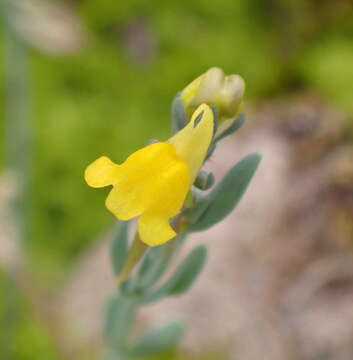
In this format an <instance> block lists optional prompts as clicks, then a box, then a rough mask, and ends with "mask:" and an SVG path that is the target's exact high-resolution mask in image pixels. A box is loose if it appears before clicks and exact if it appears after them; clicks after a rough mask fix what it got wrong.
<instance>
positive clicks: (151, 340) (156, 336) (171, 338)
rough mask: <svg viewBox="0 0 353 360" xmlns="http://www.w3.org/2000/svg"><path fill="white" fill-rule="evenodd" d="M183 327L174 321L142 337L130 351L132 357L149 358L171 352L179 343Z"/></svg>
mask: <svg viewBox="0 0 353 360" xmlns="http://www.w3.org/2000/svg"><path fill="white" fill-rule="evenodd" d="M184 328H185V327H184V325H183V323H181V322H177V321H174V322H172V323H170V324H168V325H165V326H161V327H159V328H157V329H154V330H152V331H150V332H149V333H147V334H145V335H144V336H142V338H141V339H140V340H139V341H138V342H137V344H136V345H134V346H133V347H132V349H131V355H133V356H149V355H154V354H158V353H163V352H166V351H169V350H172V349H173V348H175V347H176V346H177V344H178V343H179V342H180V340H181V337H182V335H183V332H184Z"/></svg>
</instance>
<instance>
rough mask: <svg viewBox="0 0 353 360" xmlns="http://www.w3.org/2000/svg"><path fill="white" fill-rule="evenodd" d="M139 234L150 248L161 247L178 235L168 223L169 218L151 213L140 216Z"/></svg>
mask: <svg viewBox="0 0 353 360" xmlns="http://www.w3.org/2000/svg"><path fill="white" fill-rule="evenodd" d="M138 232H139V235H140V238H141V241H142V242H144V243H145V244H147V245H149V246H157V245H161V244H163V243H165V242H167V241H168V240H170V239H172V238H173V237H174V236H175V235H176V233H175V231H174V230H173V229H172V227H171V226H170V225H169V223H168V218H165V217H161V216H158V215H153V214H149V213H145V214H143V215H142V216H140V218H139V221H138Z"/></svg>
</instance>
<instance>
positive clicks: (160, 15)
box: [0, 0, 353, 360]
mask: <svg viewBox="0 0 353 360" xmlns="http://www.w3.org/2000/svg"><path fill="white" fill-rule="evenodd" d="M56 5H58V6H63V7H65V11H67V12H68V13H70V16H73V17H74V19H75V22H77V23H78V24H80V25H79V26H80V32H81V35H80V39H79V41H78V42H77V44H76V45H74V46H71V45H70V46H71V47H70V46H69V47H70V49H69V50H67V49H66V48H65V34H67V35H66V36H67V37H70V36H76V35H77V34H76V35H75V31H76V27H75V26H72V24H71V22H66V19H65V17H63V18H62V27H63V29H65V28H66V27H67V28H68V30H65V31H64V30H63V34H64V35H62V36H63V39H62V42H63V45H62V46H58V49H55V42H54V43H51V44H49V45H51V48H50V49H51V50H48V49H47V47H46V44H45V41H44V42H43V44H44V45H43V44H41V45H38V43H35V41H34V40H35V39H34V40H33V38H30V39H29V38H26V35H24V33H23V31H24V30H19V31H18V34H19V35H20V36H23V39H24V42H25V44H26V46H28V56H29V58H28V61H29V64H28V65H29V74H28V75H29V76H28V77H29V88H30V91H29V93H30V101H31V105H30V116H29V118H30V124H31V128H32V133H33V143H32V146H33V148H32V159H31V178H30V183H31V187H30V193H29V203H28V204H29V205H28V216H29V219H28V229H27V230H26V233H27V235H26V238H25V246H26V251H27V254H28V255H29V258H30V259H31V262H32V263H33V266H34V269H35V271H36V272H37V273H38V274H40V276H41V277H42V278H43V280H42V281H44V282H47V283H48V284H52V282H53V281H58V280H60V279H62V278H64V277H65V273H66V272H67V271H68V269H70V265H72V264H73V263H74V261H75V259H76V258H77V256H78V255H79V254H81V253H82V252H83V251H84V250H85V249H86V248H87V247H89V246H90V244H91V243H92V242H93V241H94V240H95V239H97V236H99V235H101V234H103V233H104V232H105V231H106V230H107V229H108V228H109V226H111V225H112V224H113V223H114V219H113V217H112V216H111V215H110V214H109V213H108V212H107V211H105V209H104V208H103V207H102V204H103V201H104V197H105V191H92V189H89V188H88V187H87V186H86V185H85V183H84V181H83V177H82V174H83V171H84V169H85V167H86V166H87V164H89V163H90V162H91V161H92V160H94V159H96V158H97V157H98V156H100V155H102V154H105V155H107V156H110V157H111V158H113V159H115V160H116V161H118V162H119V161H122V160H123V159H124V157H125V156H126V155H127V154H129V153H130V152H132V151H134V150H135V149H137V148H138V147H140V146H143V145H144V144H145V143H146V142H147V141H148V140H149V139H151V138H158V139H165V138H166V137H167V136H168V134H169V111H170V103H171V100H172V98H173V96H174V95H175V93H176V92H177V91H178V90H181V89H182V88H183V87H184V86H185V85H186V84H187V83H188V82H190V81H191V80H192V79H194V78H195V77H196V76H198V75H199V74H201V73H203V72H204V71H205V70H207V69H208V68H209V67H211V66H219V67H222V68H223V69H224V71H225V72H226V73H239V74H241V75H242V76H243V77H244V79H245V80H246V83H247V92H246V101H247V103H248V104H249V103H251V102H256V101H259V100H261V99H266V98H279V97H286V96H287V95H288V94H290V93H294V92H295V93H296V92H307V91H314V92H316V93H318V94H319V95H320V96H322V98H323V99H325V100H326V101H327V102H328V103H331V104H333V105H335V106H338V107H340V108H341V109H343V110H344V111H345V112H346V113H347V114H348V117H347V118H348V119H351V118H352V116H353V102H352V98H353V86H352V84H353V66H352V64H353V41H352V39H353V12H352V2H351V1H350V0H339V1H332V0H320V1H319V0H238V1H229V0H219V1H200V0H188V1H184V0H182V1H178V2H167V1H160V0H159V1H153V2H152V1H145V0H140V1H137V0H136V1H135V0H131V1H126V2H118V1H116V0H105V1H97V0H75V1H74V0H71V1H70V0H67V1H61V2H57V3H56ZM38 6H40V4H39V3H38ZM4 14H5V16H6V12H5V13H4ZM24 18H25V19H27V20H28V22H29V25H28V26H29V27H31V26H36V27H38V28H40V26H41V22H40V21H38V22H36V23H35V24H32V25H31V21H33V18H32V17H31V15H30V14H28V15H27V16H26V15H24ZM47 21H48V22H49V23H50V17H49V18H48V19H47ZM70 21H71V20H70ZM5 22H6V21H5ZM54 30H55V29H54ZM54 30H53V31H54ZM57 30H58V29H56V30H55V31H57ZM21 31H22V33H21ZM42 31H43V32H45V31H47V30H46V28H45V27H44V25H43V29H42ZM48 31H50V27H49V30H48ZM59 32H60V27H59ZM21 34H22V35H21ZM33 36H34V35H33ZM48 38H49V39H50V36H48ZM5 40H6V39H5V35H4V32H2V41H1V43H2V45H1V49H0V51H1V53H2V57H1V58H2V63H3V66H2V67H1V84H2V86H1V96H0V101H1V108H2V111H1V118H0V121H1V123H0V126H1V133H0V134H1V137H0V143H1V144H2V145H3V144H4V142H5V134H6V132H5V130H6V129H5V125H4V124H5V120H4V119H5V117H6V101H5V99H6V86H5V84H6V82H5V77H6V71H9V69H10V68H11V64H8V65H7V66H6V64H5V57H6V44H5V42H6V41H5ZM33 44H34V45H35V46H33ZM53 48H54V50H53ZM9 65H10V66H9ZM348 121H349V120H348ZM5 151H6V150H5V146H1V164H2V166H3V167H2V168H3V169H4V168H5V164H6V160H5V159H6V154H5ZM7 165H9V166H10V167H11V166H12V164H7ZM53 279H55V280H53ZM7 281H8V280H6V278H5V277H4V280H3V286H2V288H6V286H5V285H4V284H5V283H6V282H7ZM50 286H51V285H50ZM13 296H14V298H15V299H17V300H16V301H15V303H12V305H13V306H17V307H18V308H19V309H20V310H19V311H18V312H19V314H20V315H19V316H21V317H22V315H21V314H25V318H22V319H21V322H20V324H18V323H16V324H15V325H14V326H17V327H18V326H19V327H20V328H21V331H16V333H17V334H18V335H17V336H19V337H21V339H20V342H19V343H20V349H21V350H19V349H17V350H16V352H14V353H13V355H12V357H7V358H8V359H16V360H22V359H23V360H24V359H26V360H27V359H28V360H29V359H38V355H37V354H38V352H37V351H33V350H32V351H30V349H33V348H36V346H37V348H36V349H37V350H38V351H40V352H41V353H45V354H46V355H45V356H44V357H41V358H43V359H44V358H45V359H57V358H58V355H55V351H54V350H51V349H50V345H48V342H49V343H50V341H47V340H43V339H46V336H47V335H46V334H43V335H41V332H42V329H41V328H40V326H41V325H40V324H37V321H36V320H33V321H32V320H28V319H27V318H28V317H30V316H31V315H29V314H30V313H31V312H30V310H29V308H28V304H27V305H25V304H23V299H22V298H21V296H20V295H18V294H17V295H16V294H15V293H14V294H13ZM28 326H31V327H34V328H35V330H34V333H35V334H37V335H34V336H33V331H32V332H30V333H31V334H32V335H31V336H30V337H28V336H27V335H26V334H27V333H26V331H27V329H28ZM43 331H44V330H43ZM27 332H28V331H27ZM1 359H5V358H3V357H1Z"/></svg>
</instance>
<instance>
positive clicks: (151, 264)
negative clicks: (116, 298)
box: [138, 232, 187, 291]
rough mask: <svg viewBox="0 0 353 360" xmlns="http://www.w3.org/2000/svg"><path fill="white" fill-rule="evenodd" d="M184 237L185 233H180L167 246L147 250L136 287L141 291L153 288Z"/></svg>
mask: <svg viewBox="0 0 353 360" xmlns="http://www.w3.org/2000/svg"><path fill="white" fill-rule="evenodd" d="M186 236H187V233H185V232H181V233H179V234H178V235H177V236H176V238H174V239H173V240H171V241H169V242H168V243H167V244H165V245H161V246H158V247H155V248H152V249H149V252H148V253H147V254H146V257H145V259H144V260H143V262H142V264H141V268H140V269H139V273H138V286H139V287H140V288H141V289H142V290H143V291H145V290H146V289H148V288H150V287H151V286H153V285H154V284H155V283H156V282H157V281H158V280H159V279H160V278H161V277H162V276H163V275H164V273H165V271H166V270H167V268H168V265H169V264H170V262H171V261H172V259H173V257H174V255H175V254H176V252H177V251H178V249H179V244H180V243H181V242H183V241H184V239H185V238H186Z"/></svg>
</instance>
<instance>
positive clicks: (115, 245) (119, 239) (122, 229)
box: [110, 221, 129, 276]
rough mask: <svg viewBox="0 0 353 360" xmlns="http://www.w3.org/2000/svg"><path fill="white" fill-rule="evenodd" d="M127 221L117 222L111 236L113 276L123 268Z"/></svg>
mask: <svg viewBox="0 0 353 360" xmlns="http://www.w3.org/2000/svg"><path fill="white" fill-rule="evenodd" d="M128 232H129V221H119V223H118V224H117V226H116V229H115V231H114V235H113V241H112V245H111V251H110V256H111V262H112V266H113V270H114V274H115V275H116V276H118V275H119V274H120V272H121V270H122V268H123V265H124V263H125V260H126V257H127V254H128Z"/></svg>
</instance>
